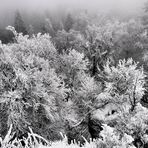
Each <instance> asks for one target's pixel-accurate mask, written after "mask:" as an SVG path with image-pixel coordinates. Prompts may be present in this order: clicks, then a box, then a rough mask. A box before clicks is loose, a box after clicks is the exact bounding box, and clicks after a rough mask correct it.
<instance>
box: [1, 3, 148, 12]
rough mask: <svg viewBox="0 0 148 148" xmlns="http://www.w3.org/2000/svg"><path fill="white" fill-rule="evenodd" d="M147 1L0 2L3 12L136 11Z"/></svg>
mask: <svg viewBox="0 0 148 148" xmlns="http://www.w3.org/2000/svg"><path fill="white" fill-rule="evenodd" d="M145 1H146V0H0V9H1V10H8V9H9V10H11V9H18V8H20V9H28V10H29V9H33V10H34V9H35V10H40V9H43V8H55V7H59V6H67V7H82V8H90V9H92V10H93V9H95V10H101V11H108V10H111V9H118V10H121V11H124V10H125V11H136V10H137V9H139V8H141V7H142V6H143V4H144V2H145Z"/></svg>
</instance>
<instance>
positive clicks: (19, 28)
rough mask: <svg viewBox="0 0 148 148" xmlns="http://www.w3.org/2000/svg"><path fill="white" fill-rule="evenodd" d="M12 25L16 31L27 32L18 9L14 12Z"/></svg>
mask: <svg viewBox="0 0 148 148" xmlns="http://www.w3.org/2000/svg"><path fill="white" fill-rule="evenodd" d="M14 27H15V29H16V31H17V32H18V33H20V32H22V33H23V34H24V35H25V34H27V29H26V27H25V24H24V21H23V19H22V16H21V14H20V12H19V11H17V12H16V13H15V20H14Z"/></svg>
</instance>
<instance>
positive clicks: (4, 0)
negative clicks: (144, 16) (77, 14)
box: [0, 0, 148, 27]
mask: <svg viewBox="0 0 148 148" xmlns="http://www.w3.org/2000/svg"><path fill="white" fill-rule="evenodd" d="M146 1H148V0H0V20H1V21H0V26H3V27H5V26H6V25H10V22H13V21H14V13H13V12H16V10H19V11H20V10H22V12H25V13H28V15H34V14H35V13H38V14H40V13H41V12H43V13H44V12H45V11H44V10H52V9H54V10H56V11H57V10H60V9H62V10H63V9H64V10H66V11H67V10H71V9H77V8H79V9H81V8H82V9H85V10H88V11H89V10H90V11H91V12H95V13H96V12H97V13H98V12H103V13H108V14H113V13H114V14H115V15H116V14H119V15H120V14H121V15H122V16H129V15H133V14H136V16H137V14H140V11H142V10H143V9H142V8H144V3H145V2H146ZM110 11H111V12H112V13H110ZM34 12H35V13H34ZM121 15H120V16H121Z"/></svg>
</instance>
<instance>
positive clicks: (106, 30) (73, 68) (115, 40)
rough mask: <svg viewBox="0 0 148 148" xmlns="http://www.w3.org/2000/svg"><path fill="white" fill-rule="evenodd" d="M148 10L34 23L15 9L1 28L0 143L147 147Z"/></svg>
mask: <svg viewBox="0 0 148 148" xmlns="http://www.w3.org/2000/svg"><path fill="white" fill-rule="evenodd" d="M147 9H148V3H147V4H145V6H144V13H143V14H142V15H140V16H134V17H130V18H126V19H125V18H124V17H123V18H120V16H118V17H117V16H116V17H111V16H110V15H102V14H100V15H97V14H96V15H95V14H92V13H89V12H87V11H86V10H85V11H83V10H79V11H78V12H77V13H76V11H73V12H72V11H71V12H70V13H64V12H63V13H61V16H59V15H57V16H58V18H56V17H55V18H54V16H56V15H50V14H49V12H48V11H46V16H47V17H46V19H44V21H41V20H39V22H38V23H36V21H35V20H34V24H32V25H28V24H27V23H25V21H24V20H23V17H22V16H21V13H20V12H19V11H16V13H15V20H14V23H13V25H12V24H11V25H12V26H7V27H6V28H5V30H3V29H1V30H0V39H1V42H0V147H2V148H23V147H24V148H50V147H51V148H66V147H69V148H77V147H84V148H148V82H147V80H148V27H147V25H148V21H147V20H148V16H147V15H148V13H147ZM26 20H27V19H26ZM28 21H29V20H28Z"/></svg>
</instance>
